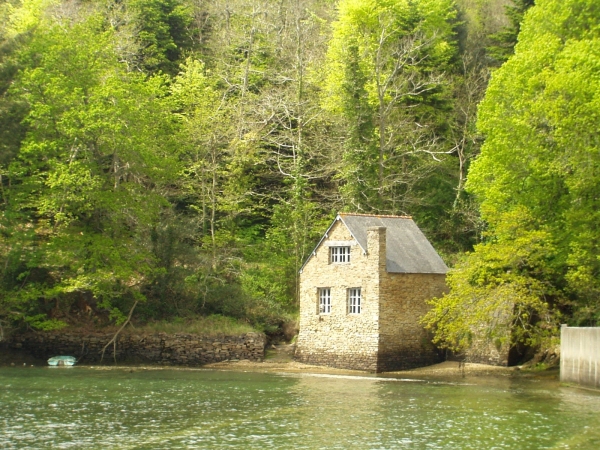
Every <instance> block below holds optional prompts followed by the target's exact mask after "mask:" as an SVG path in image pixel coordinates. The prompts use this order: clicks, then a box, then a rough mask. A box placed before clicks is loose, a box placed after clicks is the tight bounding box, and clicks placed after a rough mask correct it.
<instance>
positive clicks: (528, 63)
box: [427, 0, 600, 345]
mask: <svg viewBox="0 0 600 450" xmlns="http://www.w3.org/2000/svg"><path fill="white" fill-rule="evenodd" d="M598 17H600V4H598V2H595V1H592V0H565V1H558V0H539V1H537V2H536V5H535V6H534V7H532V8H531V9H530V10H529V11H528V13H527V14H526V16H525V20H524V22H523V24H522V31H521V34H520V36H519V42H518V44H517V46H516V49H515V55H514V56H513V57H512V58H510V59H509V60H508V61H507V62H506V63H505V64H504V65H503V66H502V67H501V68H500V69H498V70H497V71H496V72H495V73H494V76H493V78H492V80H491V82H490V85H489V88H488V90H487V93H486V97H485V100H484V101H483V103H482V104H481V107H480V111H479V121H478V126H479V128H480V130H481V131H482V132H483V133H484V135H485V137H486V140H485V144H484V145H483V147H482V151H481V155H480V156H479V157H478V158H477V160H476V161H475V162H474V163H473V166H472V168H471V170H470V171H469V176H468V183H467V188H468V189H469V190H470V191H471V192H473V193H474V194H475V195H476V196H477V198H478V199H479V201H480V202H481V214H482V218H483V219H484V220H485V221H486V223H487V227H488V230H487V238H486V242H485V244H484V245H482V246H479V247H476V249H475V251H474V252H473V253H472V254H471V255H469V256H468V257H467V259H466V261H465V262H464V264H463V266H462V269H460V270H459V271H458V272H455V273H454V274H451V275H450V284H451V286H452V287H453V289H452V291H451V293H450V294H449V295H447V296H445V297H444V298H442V299H440V300H438V301H437V302H436V307H435V311H436V312H435V313H432V314H430V315H429V316H428V318H427V320H428V321H429V323H430V324H431V325H433V326H435V327H437V330H438V335H437V336H438V338H439V339H441V340H442V341H444V342H446V343H448V344H449V345H450V343H452V342H456V339H457V336H458V334H456V333H451V334H449V335H444V333H443V332H441V331H440V330H444V329H446V328H447V326H448V325H449V320H451V315H448V316H446V315H444V312H445V311H446V309H445V308H444V307H443V305H444V304H446V303H449V304H452V305H455V306H456V307H459V308H462V309H463V312H462V313H460V315H462V316H463V317H466V316H470V315H471V314H472V309H470V308H467V307H466V305H468V304H469V298H471V294H470V292H471V291H472V290H475V289H477V290H478V294H477V295H478V298H479V299H481V300H483V299H486V298H487V299H493V298H494V292H495V289H497V288H498V287H500V288H505V287H508V286H514V287H516V288H515V289H517V290H520V291H522V292H528V293H529V294H528V297H523V296H520V295H516V296H513V297H512V298H511V299H510V300H507V302H508V303H506V304H504V307H505V308H507V309H508V311H509V312H510V313H511V314H513V316H511V318H514V317H515V316H514V315H516V314H519V313H520V312H521V311H523V314H524V315H523V314H522V315H521V318H522V324H523V326H522V327H521V328H522V329H523V328H528V330H529V333H528V334H529V336H530V337H534V338H535V336H536V334H537V335H538V336H542V335H544V332H545V331H544V330H546V329H547V326H548V324H549V322H548V320H546V319H548V315H547V314H544V313H543V310H545V309H549V310H550V311H551V312H554V314H555V315H556V314H558V313H559V312H561V311H562V312H563V313H566V314H567V317H568V318H569V321H571V323H575V324H581V325H594V324H597V323H598V320H599V319H600V283H599V280H600V278H599V277H598V275H599V274H600V248H599V247H598V242H600V239H599V238H600V236H599V235H598V227H597V223H598V220H599V219H600V217H599V212H598V211H599V206H600V205H599V204H598V201H599V200H598V199H599V198H600V195H599V194H600V191H599V186H600V184H599V181H600V180H598V173H600V172H599V171H598V169H599V164H600V154H599V152H600V143H599V140H598V131H599V130H598V111H599V109H598V105H599V101H600V97H599V92H600V22H599V21H598ZM509 224H510V227H512V229H514V233H513V234H507V233H505V232H503V230H505V229H507V227H508V226H509ZM540 243H542V244H543V247H542V249H543V251H540ZM500 249H503V251H502V255H504V256H502V257H501V258H500V259H499V260H498V261H500V263H493V264H492V262H491V261H489V260H488V256H487V255H489V254H490V253H492V254H498V253H497V252H498V251H499V250H500ZM516 255H520V257H519V258H518V259H516V260H515V259H514V257H515V256H516ZM482 261H484V262H483V263H482ZM532 261H534V262H532ZM477 265H480V266H481V267H482V269H481V270H484V271H490V270H496V271H497V272H498V269H499V271H500V272H502V273H503V274H502V277H501V278H502V279H500V280H499V279H495V280H490V279H489V278H488V277H481V276H472V277H467V278H466V279H465V278H464V277H463V278H462V279H464V281H465V283H462V284H457V283H454V281H453V280H457V279H460V278H461V277H462V276H461V271H463V272H464V271H465V270H466V271H469V270H471V271H472V270H473V268H474V267H475V266H477ZM494 267H495V269H494ZM534 285H535V286H539V287H542V288H541V289H539V288H536V289H533V288H531V286H534ZM526 298H529V299H531V298H534V299H536V303H532V302H530V303H529V306H530V310H529V311H527V305H526V301H525V299H526ZM532 305H533V306H532ZM508 322H509V323H510V322H511V320H509V321H508ZM482 324H483V325H490V324H489V321H486V320H483V318H482ZM461 331H462V332H463V333H465V332H467V331H469V330H468V329H465V328H464V327H463V328H462V330H461Z"/></svg>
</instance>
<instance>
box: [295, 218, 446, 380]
mask: <svg viewBox="0 0 600 450" xmlns="http://www.w3.org/2000/svg"><path fill="white" fill-rule="evenodd" d="M447 271H448V267H447V266H446V264H444V262H443V261H442V259H441V258H440V256H439V255H438V254H437V253H436V251H435V250H434V249H433V247H432V246H431V244H430V243H429V241H428V240H427V238H426V237H425V236H424V235H423V233H422V232H421V230H419V228H418V227H417V225H416V224H415V223H414V222H413V220H412V219H411V218H410V217H400V216H374V215H363V214H345V213H342V214H338V216H337V217H336V218H335V220H334V221H333V223H332V224H331V226H330V227H329V229H328V230H327V231H326V233H325V234H324V235H323V237H322V238H321V240H320V241H319V243H318V244H317V246H316V248H315V249H314V251H313V252H312V254H311V255H310V256H309V258H308V259H307V260H306V262H305V263H304V265H303V266H302V269H301V270H300V332H299V335H298V340H297V345H296V359H297V360H299V361H301V362H304V363H308V364H317V365H326V366H332V367H338V368H344V369H359V370H367V371H371V372H383V371H391V370H401V369H407V368H412V367H418V366H424V365H429V364H434V363H436V362H438V361H439V356H438V353H437V352H436V349H435V348H434V347H433V345H432V344H431V340H430V338H429V336H428V333H427V332H426V331H425V330H424V328H423V326H422V325H420V323H419V319H420V317H421V316H422V315H423V314H424V313H425V312H426V311H427V309H428V305H427V304H426V300H428V299H430V298H432V297H436V296H440V295H441V294H442V293H443V292H445V291H446V289H447V288H446V283H445V279H446V272H447Z"/></svg>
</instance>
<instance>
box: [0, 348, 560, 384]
mask: <svg viewBox="0 0 600 450" xmlns="http://www.w3.org/2000/svg"><path fill="white" fill-rule="evenodd" d="M46 364H47V363H46V361H45V360H42V359H36V358H34V357H32V356H31V355H29V354H27V353H25V352H22V351H15V350H11V349H6V348H4V349H1V350H0V366H16V367H36V366H38V367H39V366H45V365H46ZM80 365H81V366H85V367H93V368H97V369H106V370H110V369H126V370H133V371H135V370H160V369H167V368H168V369H182V370H187V369H191V368H192V369H193V368H199V369H210V370H221V371H234V372H262V373H282V372H283V373H312V374H329V375H352V376H375V375H374V374H371V373H368V372H363V371H360V370H346V369H336V368H333V367H325V366H315V365H310V364H303V363H299V362H297V361H294V360H293V346H292V345H285V344H283V345H277V346H271V348H269V349H267V351H266V357H265V360H264V361H262V362H259V361H250V360H229V361H221V362H215V363H210V364H204V365H202V366H190V367H187V366H171V365H152V364H150V365H149V364H143V365H142V364H131V363H128V362H123V363H117V364H113V363H112V362H111V361H110V360H109V361H107V363H106V364H105V365H97V364H80ZM377 376H378V377H393V378H409V379H430V378H434V379H437V378H439V379H446V380H447V379H462V378H467V377H494V378H532V379H538V380H545V381H558V378H559V372H558V367H555V368H552V369H549V370H531V369H529V368H522V367H519V366H516V367H499V366H489V365H485V364H476V363H464V364H463V363H459V362H457V361H445V362H442V363H439V364H435V365H432V366H426V367H419V368H416V369H410V370H402V371H396V372H385V373H380V374H377Z"/></svg>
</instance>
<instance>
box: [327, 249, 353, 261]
mask: <svg viewBox="0 0 600 450" xmlns="http://www.w3.org/2000/svg"><path fill="white" fill-rule="evenodd" d="M329 260H330V261H331V262H332V263H349V262H350V247H349V246H348V247H329Z"/></svg>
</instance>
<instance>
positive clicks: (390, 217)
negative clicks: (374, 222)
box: [338, 212, 412, 220]
mask: <svg viewBox="0 0 600 450" xmlns="http://www.w3.org/2000/svg"><path fill="white" fill-rule="evenodd" d="M338 215H340V216H362V217H378V218H379V217H383V218H388V219H411V220H412V216H393V215H389V214H361V213H346V212H344V213H338Z"/></svg>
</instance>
